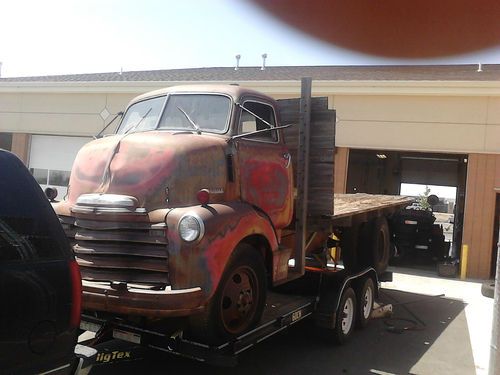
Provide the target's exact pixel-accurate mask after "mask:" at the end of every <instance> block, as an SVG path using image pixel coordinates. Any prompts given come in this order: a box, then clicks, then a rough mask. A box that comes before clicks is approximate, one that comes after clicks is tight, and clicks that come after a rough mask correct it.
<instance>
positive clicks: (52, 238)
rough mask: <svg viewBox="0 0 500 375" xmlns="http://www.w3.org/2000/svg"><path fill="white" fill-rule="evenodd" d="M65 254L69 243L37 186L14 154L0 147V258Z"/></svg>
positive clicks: (44, 256) (36, 258)
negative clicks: (0, 149) (1, 149)
mask: <svg viewBox="0 0 500 375" xmlns="http://www.w3.org/2000/svg"><path fill="white" fill-rule="evenodd" d="M68 256H70V251H69V244H68V242H67V239H66V238H65V236H64V232H63V230H62V228H61V225H60V223H59V221H58V219H57V217H56V215H55V214H54V212H53V210H52V207H51V206H50V203H49V202H48V200H47V198H46V197H45V195H44V194H43V192H42V190H41V188H40V186H39V185H38V184H37V183H36V181H35V179H34V178H33V177H32V176H31V174H30V173H29V171H28V170H27V169H26V167H25V166H24V165H23V164H22V162H21V161H20V160H19V159H18V158H17V157H15V156H14V155H13V154H10V153H8V152H5V151H0V262H2V263H3V262H6V261H31V260H33V261H36V260H39V259H47V260H48V259H61V258H67V257H68Z"/></svg>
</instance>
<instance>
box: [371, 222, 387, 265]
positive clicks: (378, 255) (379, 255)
mask: <svg viewBox="0 0 500 375" xmlns="http://www.w3.org/2000/svg"><path fill="white" fill-rule="evenodd" d="M371 246H372V247H371V252H370V255H371V258H372V259H371V262H370V263H371V266H372V267H373V268H375V271H377V275H380V274H382V273H384V272H385V270H386V269H387V266H388V265H389V258H390V246H391V237H390V232H389V224H388V223H387V219H386V218H385V217H383V216H381V217H378V218H377V219H376V220H375V221H374V223H373V231H372V241H371Z"/></svg>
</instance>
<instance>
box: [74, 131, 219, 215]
mask: <svg viewBox="0 0 500 375" xmlns="http://www.w3.org/2000/svg"><path fill="white" fill-rule="evenodd" d="M226 147H227V143H226V141H225V139H224V138H222V137H218V136H213V135H206V134H203V135H199V134H191V133H188V134H186V133H169V132H165V131H150V132H142V133H131V134H127V135H125V136H123V135H117V136H112V137H106V138H102V139H98V140H95V141H92V142H90V143H88V144H86V145H85V146H84V147H83V148H82V149H81V150H80V151H79V152H78V155H77V157H76V159H75V162H74V164H73V169H72V171H71V177H70V183H69V194H68V203H69V204H70V205H73V204H75V203H76V201H77V199H78V198H79V197H80V196H81V195H82V194H95V193H97V194H118V195H127V196H131V197H134V198H135V199H136V201H137V206H138V207H141V208H145V209H146V211H148V212H149V211H152V210H155V209H158V208H162V207H179V206H188V205H193V204H197V200H196V193H197V192H198V191H199V190H200V189H211V190H215V189H216V190H217V191H220V190H222V191H224V189H225V184H226V173H227V168H226V162H225V148H226Z"/></svg>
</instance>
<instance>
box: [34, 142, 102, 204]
mask: <svg viewBox="0 0 500 375" xmlns="http://www.w3.org/2000/svg"><path fill="white" fill-rule="evenodd" d="M91 140H92V139H91V138H87V137H63V136H51V135H33V136H32V137H31V148H30V160H29V168H30V171H31V173H32V174H33V175H34V176H35V179H36V180H37V182H38V183H39V184H40V186H41V187H42V189H45V188H46V187H47V186H52V187H55V188H57V191H58V194H57V198H56V199H58V200H61V199H63V197H64V196H65V195H66V191H67V187H68V181H69V175H70V172H71V167H72V166H73V161H74V160H75V157H76V154H77V153H78V150H80V148H81V147H82V146H83V145H84V144H85V143H87V142H89V141H91Z"/></svg>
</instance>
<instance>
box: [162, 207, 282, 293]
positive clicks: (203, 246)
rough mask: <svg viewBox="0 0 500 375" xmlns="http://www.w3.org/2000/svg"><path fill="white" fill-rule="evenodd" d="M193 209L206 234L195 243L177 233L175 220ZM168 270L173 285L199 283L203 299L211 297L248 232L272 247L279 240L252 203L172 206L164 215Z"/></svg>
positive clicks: (176, 287) (174, 287)
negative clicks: (184, 239)
mask: <svg viewBox="0 0 500 375" xmlns="http://www.w3.org/2000/svg"><path fill="white" fill-rule="evenodd" d="M189 212H192V213H196V214H197V215H198V216H199V217H200V218H201V219H202V220H203V222H204V225H205V234H204V236H203V238H202V239H200V240H199V241H195V242H194V243H186V242H184V241H183V240H182V239H181V238H180V237H179V231H178V223H179V220H180V219H181V217H182V216H183V215H184V214H186V213H189ZM166 223H167V227H168V229H167V237H168V243H169V245H168V248H169V274H170V282H171V285H172V289H185V288H192V287H198V286H199V287H201V289H202V291H203V293H204V296H205V298H206V300H205V302H207V301H208V299H209V298H211V297H212V295H213V293H214V292H215V290H216V289H217V285H218V283H219V280H220V278H221V276H222V273H223V272H224V269H225V267H226V264H227V262H228V260H229V257H230V256H231V254H232V252H233V250H234V249H235V248H236V246H237V245H238V243H240V242H241V240H242V239H244V238H245V237H248V236H250V235H262V236H263V237H265V238H266V239H267V241H268V243H269V245H270V247H271V249H272V250H273V251H274V250H276V249H277V248H278V241H277V238H276V233H275V231H274V228H273V226H272V224H271V222H270V221H269V219H268V218H267V217H266V216H265V215H263V214H262V213H260V212H258V211H256V210H255V209H254V208H253V207H252V206H250V205H248V204H245V203H241V202H233V203H228V204H209V205H206V206H193V207H184V208H176V209H173V210H171V211H170V212H169V213H168V215H167V217H166Z"/></svg>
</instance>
